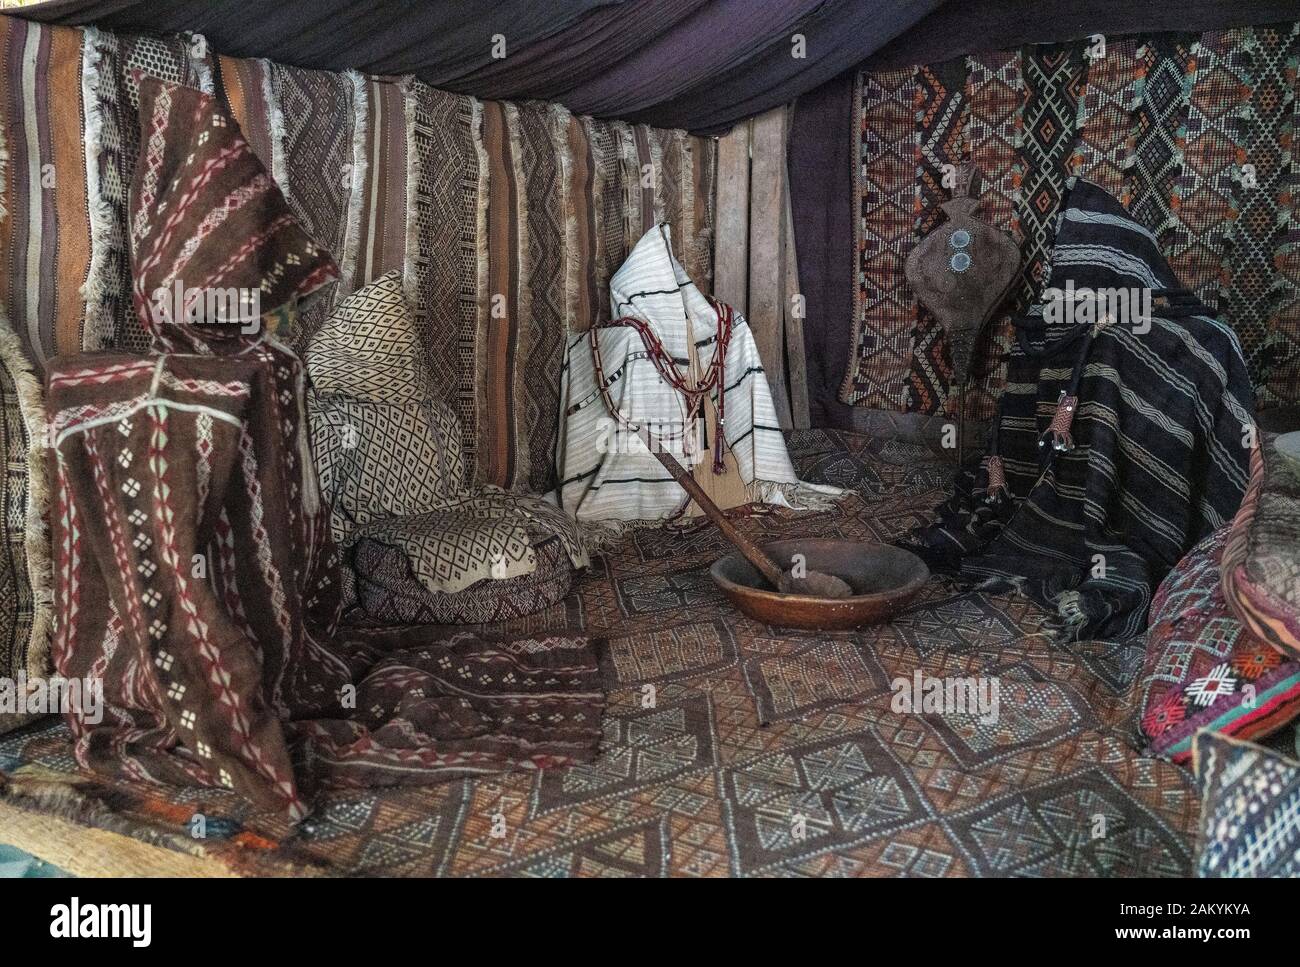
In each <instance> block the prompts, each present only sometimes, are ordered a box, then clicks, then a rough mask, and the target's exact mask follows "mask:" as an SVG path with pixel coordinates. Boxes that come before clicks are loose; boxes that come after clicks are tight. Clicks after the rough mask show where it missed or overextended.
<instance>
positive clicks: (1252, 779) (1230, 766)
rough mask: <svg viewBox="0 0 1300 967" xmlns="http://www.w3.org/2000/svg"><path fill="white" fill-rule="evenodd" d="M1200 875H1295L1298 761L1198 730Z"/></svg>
mask: <svg viewBox="0 0 1300 967" xmlns="http://www.w3.org/2000/svg"><path fill="white" fill-rule="evenodd" d="M1196 778H1197V780H1198V782H1199V783H1200V787H1201V796H1202V799H1203V804H1202V806H1201V853H1200V856H1199V857H1198V858H1197V863H1196V872H1197V875H1198V876H1204V877H1265V876H1268V877H1296V876H1300V762H1296V761H1294V760H1292V759H1288V758H1286V757H1285V756H1280V755H1278V754H1277V753H1275V752H1271V751H1269V750H1268V749H1261V748H1260V747H1259V746H1257V745H1251V744H1250V743H1248V742H1237V741H1234V740H1232V739H1227V738H1224V737H1223V736H1220V735H1213V734H1211V733H1209V732H1202V733H1200V734H1199V735H1197V737H1196Z"/></svg>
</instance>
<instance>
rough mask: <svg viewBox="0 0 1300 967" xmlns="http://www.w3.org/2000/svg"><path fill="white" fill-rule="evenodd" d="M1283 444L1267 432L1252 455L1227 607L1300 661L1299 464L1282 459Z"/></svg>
mask: <svg viewBox="0 0 1300 967" xmlns="http://www.w3.org/2000/svg"><path fill="white" fill-rule="evenodd" d="M1287 436H1289V437H1293V436H1294V434H1288V435H1287ZM1281 439H1282V438H1281V437H1279V436H1277V435H1274V434H1271V433H1263V434H1261V436H1260V440H1259V446H1258V447H1256V448H1255V450H1254V452H1253V453H1252V454H1251V464H1250V484H1249V486H1248V487H1247V488H1246V497H1245V500H1243V501H1242V504H1241V509H1240V510H1239V511H1238V512H1237V516H1236V519H1235V520H1234V521H1233V522H1232V530H1231V533H1230V534H1229V537H1228V542H1227V546H1226V547H1225V548H1224V552H1223V565H1222V568H1221V576H1222V578H1223V593H1224V595H1225V597H1226V598H1227V601H1228V605H1229V607H1231V608H1232V611H1233V613H1234V614H1236V616H1237V617H1238V618H1240V619H1241V620H1242V622H1244V623H1245V625H1246V627H1248V628H1250V630H1251V631H1252V632H1254V633H1255V634H1256V635H1257V636H1259V638H1261V639H1262V640H1264V641H1267V642H1268V643H1269V644H1270V645H1272V646H1273V647H1274V648H1276V649H1278V651H1280V652H1282V653H1283V654H1284V655H1287V656H1289V657H1291V658H1294V659H1297V660H1300V463H1298V462H1296V461H1294V460H1293V459H1291V458H1288V457H1286V456H1285V455H1284V454H1283V452H1282V449H1281V447H1280V446H1279V441H1280V440H1281Z"/></svg>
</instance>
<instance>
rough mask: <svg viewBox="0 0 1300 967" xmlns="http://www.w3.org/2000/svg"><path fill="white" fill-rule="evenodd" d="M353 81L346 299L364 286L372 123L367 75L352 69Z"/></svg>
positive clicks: (341, 293)
mask: <svg viewBox="0 0 1300 967" xmlns="http://www.w3.org/2000/svg"><path fill="white" fill-rule="evenodd" d="M348 80H350V81H351V82H352V172H351V173H352V183H351V185H350V186H349V188H348V213H347V221H346V224H345V225H344V229H343V247H342V253H343V258H342V264H341V265H340V266H339V273H340V275H341V278H340V279H339V286H338V298H339V299H344V298H346V297H347V296H349V295H351V294H352V292H354V291H355V290H357V289H359V288H361V285H362V280H361V279H359V278H357V258H358V256H359V255H360V250H359V248H358V246H359V245H360V243H361V218H362V213H363V210H364V208H365V201H366V199H365V191H366V173H367V171H368V170H369V167H370V162H369V160H368V159H367V158H366V137H367V135H368V134H369V130H368V129H369V127H370V90H369V87H368V86H367V85H368V83H369V82H368V81H367V79H366V77H365V75H363V74H360V73H358V72H357V71H348Z"/></svg>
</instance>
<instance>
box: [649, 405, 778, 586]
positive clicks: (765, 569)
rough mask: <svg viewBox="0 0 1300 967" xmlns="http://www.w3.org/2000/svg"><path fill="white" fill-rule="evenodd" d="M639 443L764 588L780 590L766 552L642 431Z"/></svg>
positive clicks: (773, 568)
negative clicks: (751, 567)
mask: <svg viewBox="0 0 1300 967" xmlns="http://www.w3.org/2000/svg"><path fill="white" fill-rule="evenodd" d="M641 440H642V442H644V443H645V445H646V446H647V447H649V448H650V452H651V453H653V454H654V455H655V458H656V459H658V461H659V462H660V463H662V464H663V465H664V468H665V469H666V470H667V471H668V472H669V473H670V474H672V475H673V479H674V480H676V481H677V482H678V483H679V484H681V486H682V489H683V490H685V491H686V492H687V493H688V494H690V495H691V497H693V498H694V499H695V502H696V503H697V504H699V505H700V510H702V511H704V516H706V517H707V518H709V520H711V521H713V523H715V524H717V525H718V530H720V531H722V536H723V537H725V538H726V539H727V540H729V541H731V543H732V544H734V545H735V546H736V550H738V551H740V553H741V554H743V555H744V556H745V560H747V561H748V562H749V563H750V564H752V565H754V567H756V568H758V571H759V573H760V574H762V575H763V577H764V578H766V579H767V583H768V584H770V585H772V589H773V590H775V591H779V590H781V576H782V574H783V572H782V570H781V568H780V567H778V566H777V563H776V562H775V561H773V560H772V559H771V558H770V557H768V556H767V552H766V551H764V550H763V549H762V548H761V547H759V546H758V545H757V544H755V543H754V542H753V541H752V540H750V539H749V538H748V537H746V536H745V535H744V534H743V533H741V532H740V531H739V530H738V529H737V528H736V525H735V524H733V523H732V522H731V521H729V520H727V516H726V515H725V514H724V513H723V512H722V510H721V508H719V507H718V505H717V504H715V503H714V502H713V500H712V499H711V498H710V497H709V495H708V494H707V493H705V492H704V488H703V487H701V486H700V485H699V482H698V481H696V479H695V478H694V477H692V476H691V475H690V473H689V472H688V471H687V470H686V468H685V467H683V466H682V465H681V464H680V463H678V462H677V458H676V457H674V456H673V455H672V454H671V453H669V452H668V451H667V450H665V449H664V448H663V447H662V446H661V445H660V443H659V441H658V440H657V439H655V437H654V436H653V435H652V434H651V433H650V431H649V430H648V429H646V428H644V427H642V428H641Z"/></svg>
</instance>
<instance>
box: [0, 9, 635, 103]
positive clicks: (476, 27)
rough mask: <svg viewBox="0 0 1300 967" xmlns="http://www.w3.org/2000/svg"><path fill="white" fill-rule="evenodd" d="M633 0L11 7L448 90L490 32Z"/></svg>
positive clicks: (478, 63)
mask: <svg viewBox="0 0 1300 967" xmlns="http://www.w3.org/2000/svg"><path fill="white" fill-rule="evenodd" d="M628 2H630V0H456V2H455V3H441V2H440V3H413V2H411V0H360V2H358V0H51V2H48V3H38V4H35V5H33V6H29V7H23V8H22V9H15V10H6V11H5V13H9V14H17V15H19V16H22V17H25V18H27V19H30V20H40V21H43V22H46V23H62V24H76V25H84V24H95V25H97V26H99V27H102V28H104V29H105V30H115V31H119V32H123V33H136V34H151V35H154V36H164V35H167V34H177V33H181V32H182V31H195V32H197V33H201V34H203V35H204V36H205V37H206V38H207V39H208V42H209V43H210V44H211V45H212V48H213V49H214V50H217V51H219V52H220V53H223V54H229V55H230V56H232V57H268V58H270V59H271V60H276V61H280V62H281V63H285V64H294V65H297V66H299V67H317V68H322V69H326V70H346V69H347V68H350V67H351V68H356V69H357V70H360V71H365V72H367V73H371V74H419V75H420V76H421V77H422V78H424V79H425V80H426V81H428V82H429V83H431V84H437V85H440V86H445V85H446V83H447V82H448V81H450V80H452V79H454V78H457V77H461V76H463V75H465V74H468V73H470V72H471V71H474V70H477V69H479V68H481V67H483V66H484V65H486V64H489V63H491V62H492V38H493V35H494V34H502V35H503V36H504V37H505V38H506V53H507V59H509V56H508V55H509V54H510V52H511V51H518V50H523V49H524V48H525V47H527V45H529V44H531V43H533V42H535V41H537V40H540V39H543V38H546V37H549V36H552V35H553V34H556V33H558V32H560V31H561V30H564V29H565V28H567V27H569V26H570V25H572V24H574V23H576V22H577V21H579V20H580V19H582V18H583V16H584V15H585V14H587V13H588V12H590V11H592V10H596V9H599V8H601V7H609V6H618V5H620V4H622V3H628Z"/></svg>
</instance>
